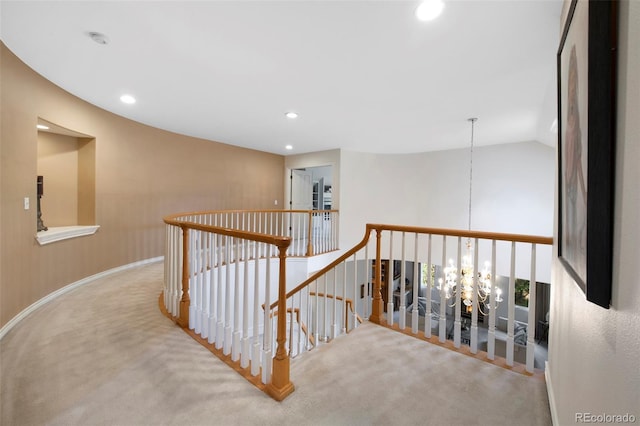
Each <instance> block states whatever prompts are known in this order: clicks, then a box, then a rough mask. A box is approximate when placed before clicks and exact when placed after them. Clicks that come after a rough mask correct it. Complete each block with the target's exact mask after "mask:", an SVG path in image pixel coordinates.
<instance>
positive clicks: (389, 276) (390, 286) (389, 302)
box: [381, 231, 395, 325]
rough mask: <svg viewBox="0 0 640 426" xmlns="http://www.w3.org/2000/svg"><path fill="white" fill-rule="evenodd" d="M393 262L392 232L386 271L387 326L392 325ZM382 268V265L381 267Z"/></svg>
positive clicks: (390, 233) (391, 233)
mask: <svg viewBox="0 0 640 426" xmlns="http://www.w3.org/2000/svg"><path fill="white" fill-rule="evenodd" d="M394 263H395V262H394V261H393V231H390V232H389V270H388V271H387V276H386V277H385V278H386V281H387V324H389V325H393V277H394V275H395V271H394V269H395V268H394ZM381 266H382V265H381Z"/></svg>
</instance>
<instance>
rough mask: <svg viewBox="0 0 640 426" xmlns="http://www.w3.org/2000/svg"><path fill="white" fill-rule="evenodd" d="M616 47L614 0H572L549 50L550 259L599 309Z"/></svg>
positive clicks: (606, 274) (609, 202) (606, 300)
mask: <svg viewBox="0 0 640 426" xmlns="http://www.w3.org/2000/svg"><path fill="white" fill-rule="evenodd" d="M616 48H617V1H615V0H610V1H601V0H589V1H583V0H580V1H578V0H572V2H571V4H570V7H569V12H568V15H567V20H566V23H565V26H564V30H563V32H562V37H561V40H560V46H559V49H558V54H557V73H558V257H559V260H560V262H561V264H562V265H563V266H564V268H565V270H566V271H567V272H568V274H569V275H571V277H572V278H573V279H574V280H575V282H576V283H577V285H578V286H579V287H580V288H581V289H582V291H583V292H584V293H585V295H586V299H587V300H588V301H590V302H593V303H595V304H597V305H599V306H602V307H604V308H607V309H608V308H609V306H610V303H611V281H612V260H613V207H614V200H613V197H614V186H615V182H614V173H615V123H616V116H615V105H616V96H615V95H616V57H617V50H616ZM585 111H586V113H585Z"/></svg>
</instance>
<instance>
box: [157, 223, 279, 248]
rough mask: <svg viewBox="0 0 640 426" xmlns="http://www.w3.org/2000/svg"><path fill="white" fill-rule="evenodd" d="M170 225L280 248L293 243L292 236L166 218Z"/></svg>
mask: <svg viewBox="0 0 640 426" xmlns="http://www.w3.org/2000/svg"><path fill="white" fill-rule="evenodd" d="M165 223H167V224H168V225H174V226H178V227H180V228H183V229H184V228H188V229H195V230H197V231H204V232H211V233H213V234H220V235H226V236H229V237H235V238H240V239H243V240H250V241H258V242H261V243H267V244H273V245H274V246H276V247H278V248H287V247H289V244H291V237H283V236H273V235H269V234H261V233H259V232H250V231H239V230H236V229H230V228H223V227H220V226H212V225H202V224H199V223H194V222H180V221H172V220H169V221H167V220H165Z"/></svg>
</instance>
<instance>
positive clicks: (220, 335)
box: [216, 217, 225, 349]
mask: <svg viewBox="0 0 640 426" xmlns="http://www.w3.org/2000/svg"><path fill="white" fill-rule="evenodd" d="M220 220H222V217H220ZM217 238H218V247H217V252H218V267H217V268H216V269H217V270H218V274H217V275H218V283H217V288H218V309H217V317H218V322H217V323H216V349H222V346H223V345H224V298H225V294H224V281H223V280H222V268H223V265H224V262H225V259H223V258H222V253H223V250H224V246H223V237H222V235H218V236H217Z"/></svg>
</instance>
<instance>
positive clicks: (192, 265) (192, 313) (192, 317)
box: [187, 229, 198, 330]
mask: <svg viewBox="0 0 640 426" xmlns="http://www.w3.org/2000/svg"><path fill="white" fill-rule="evenodd" d="M187 232H189V253H188V256H189V259H188V261H189V300H190V302H189V329H190V330H193V329H195V327H196V304H197V303H198V294H197V291H196V289H197V285H196V282H195V281H196V277H197V275H194V273H195V272H196V258H197V254H196V239H197V233H196V231H195V230H193V229H189V230H188V231H187Z"/></svg>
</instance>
